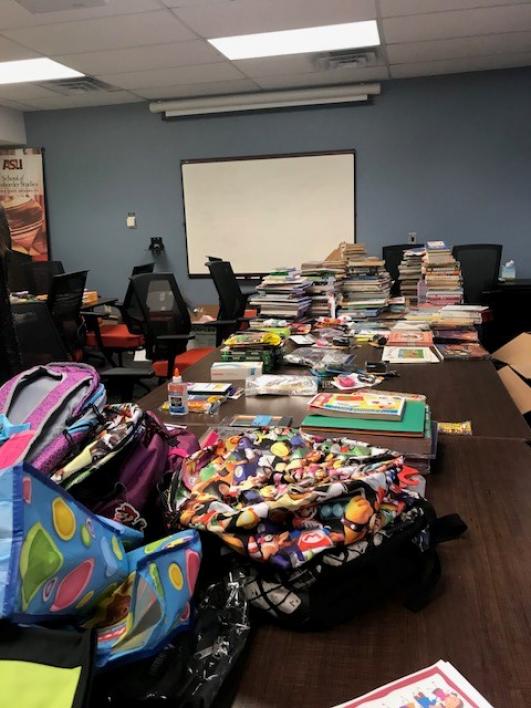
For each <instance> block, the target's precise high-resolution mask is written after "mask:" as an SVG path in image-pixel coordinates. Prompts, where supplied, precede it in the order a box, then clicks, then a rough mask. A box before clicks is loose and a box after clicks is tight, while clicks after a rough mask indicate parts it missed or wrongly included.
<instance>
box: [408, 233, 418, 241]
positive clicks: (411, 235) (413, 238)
mask: <svg viewBox="0 0 531 708" xmlns="http://www.w3.org/2000/svg"><path fill="white" fill-rule="evenodd" d="M408 239H409V243H417V232H416V231H410V232H409V233H408Z"/></svg>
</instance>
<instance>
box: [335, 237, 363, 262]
mask: <svg viewBox="0 0 531 708" xmlns="http://www.w3.org/2000/svg"><path fill="white" fill-rule="evenodd" d="M339 253H340V257H341V258H342V259H343V261H345V262H347V261H353V260H356V259H357V258H363V257H364V256H366V255H367V252H366V250H365V246H364V245H363V244H362V243H345V242H343V243H341V244H340V246H339Z"/></svg>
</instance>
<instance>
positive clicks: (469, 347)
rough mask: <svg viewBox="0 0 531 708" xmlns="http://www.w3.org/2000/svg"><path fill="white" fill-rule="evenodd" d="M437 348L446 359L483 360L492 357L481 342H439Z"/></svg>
mask: <svg viewBox="0 0 531 708" xmlns="http://www.w3.org/2000/svg"><path fill="white" fill-rule="evenodd" d="M437 349H438V350H439V352H440V353H441V355H442V356H443V357H444V358H445V359H464V360H470V359H473V360H476V361H478V360H481V359H490V354H489V353H488V351H487V350H486V349H484V348H483V347H482V346H481V344H479V343H477V344H438V345H437Z"/></svg>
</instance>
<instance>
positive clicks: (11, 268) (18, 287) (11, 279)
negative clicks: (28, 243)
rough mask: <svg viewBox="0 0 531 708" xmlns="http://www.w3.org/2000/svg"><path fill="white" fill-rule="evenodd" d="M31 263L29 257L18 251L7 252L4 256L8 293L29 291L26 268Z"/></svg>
mask: <svg viewBox="0 0 531 708" xmlns="http://www.w3.org/2000/svg"><path fill="white" fill-rule="evenodd" d="M29 263H31V256H29V255H28V254H27V253H21V252H20V251H8V253H7V256H6V269H7V287H8V288H9V292H12V293H19V292H22V291H23V290H29V285H30V283H29V279H28V273H27V272H26V266H27V265H28V264H29Z"/></svg>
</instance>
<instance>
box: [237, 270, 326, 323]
mask: <svg viewBox="0 0 531 708" xmlns="http://www.w3.org/2000/svg"><path fill="white" fill-rule="evenodd" d="M311 286H312V281H311V280H308V279H306V278H303V277H302V275H301V272H300V270H298V269H297V268H278V269H276V270H274V271H272V272H271V273H270V274H269V275H267V276H266V277H265V278H264V279H263V280H262V282H261V283H260V285H259V286H258V287H257V294H256V295H254V296H253V297H252V298H251V299H250V301H249V304H250V306H251V307H256V308H258V309H259V311H260V317H261V318H264V317H273V318H283V319H287V320H296V319H300V318H301V317H304V316H305V315H306V314H307V312H308V310H309V309H310V306H311V303H312V299H311V297H310V293H309V290H310V288H311Z"/></svg>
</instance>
